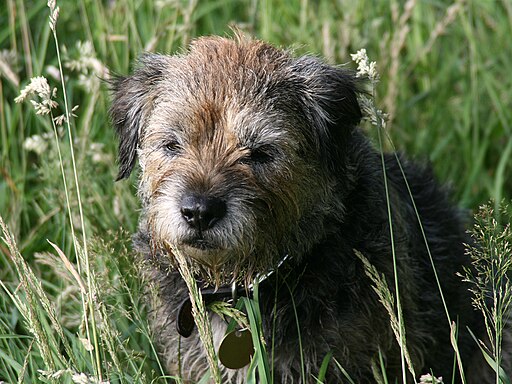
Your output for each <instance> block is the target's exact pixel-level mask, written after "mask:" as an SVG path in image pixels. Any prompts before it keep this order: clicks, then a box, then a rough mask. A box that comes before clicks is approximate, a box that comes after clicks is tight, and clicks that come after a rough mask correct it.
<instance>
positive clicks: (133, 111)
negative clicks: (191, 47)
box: [109, 54, 166, 181]
mask: <svg viewBox="0 0 512 384" xmlns="http://www.w3.org/2000/svg"><path fill="white" fill-rule="evenodd" d="M165 68H166V58H165V56H162V55H155V54H145V55H143V56H142V57H141V58H140V59H139V60H138V62H137V67H136V69H135V71H134V73H133V74H132V75H131V76H126V77H124V76H118V77H115V78H114V79H113V80H112V81H111V82H110V87H111V90H112V105H111V106H110V111H109V112H110V118H111V120H112V124H113V125H114V127H115V130H116V134H117V137H118V139H119V150H118V164H119V173H118V175H117V179H116V181H117V180H121V179H124V178H126V177H128V176H130V173H131V172H132V170H133V167H134V165H135V159H136V158H137V149H138V146H139V140H140V137H141V136H142V133H143V129H144V124H145V122H146V119H147V116H148V115H149V112H150V111H151V108H152V105H153V100H154V98H155V88H156V84H157V83H158V81H159V80H160V79H161V77H162V72H163V71H164V69H165Z"/></svg>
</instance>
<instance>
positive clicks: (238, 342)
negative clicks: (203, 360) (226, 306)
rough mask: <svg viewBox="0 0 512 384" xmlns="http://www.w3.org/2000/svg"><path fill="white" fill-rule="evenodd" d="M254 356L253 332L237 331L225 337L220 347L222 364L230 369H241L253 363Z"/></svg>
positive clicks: (246, 330)
mask: <svg viewBox="0 0 512 384" xmlns="http://www.w3.org/2000/svg"><path fill="white" fill-rule="evenodd" d="M253 354H254V346H253V344H252V335H251V331H249V330H248V329H235V330H234V331H231V332H229V333H228V334H226V336H224V339H222V342H221V343H220V347H219V359H220V362H221V363H222V364H223V365H224V366H225V367H226V368H230V369H240V368H243V367H245V366H246V365H247V364H249V363H250V362H251V357H252V355H253Z"/></svg>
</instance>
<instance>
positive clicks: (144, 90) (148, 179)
mask: <svg viewBox="0 0 512 384" xmlns="http://www.w3.org/2000/svg"><path fill="white" fill-rule="evenodd" d="M360 88H361V84H360V83H359V81H358V79H357V78H356V76H355V74H354V73H352V72H351V71H350V70H347V69H344V68H340V67H335V66H330V65H328V64H325V63H324V62H323V61H321V60H320V59H318V58H316V57H312V56H303V57H294V56H293V54H291V53H290V52H289V51H286V50H282V49H278V48H275V47H273V46H271V45H269V44H267V43H265V42H261V41H258V40H253V39H249V38H245V37H240V36H237V37H236V38H232V39H231V38H221V37H205V38H199V39H197V40H195V41H193V42H192V44H191V46H190V48H189V50H188V51H187V52H185V53H183V54H178V55H174V56H166V55H157V54H145V55H143V56H142V57H141V58H140V60H139V62H138V65H137V66H136V69H135V70H134V72H133V74H132V75H130V76H127V77H118V78H116V79H115V80H114V81H113V84H112V90H113V102H112V106H111V118H112V121H113V125H114V127H115V129H116V132H117V135H118V137H119V159H118V161H119V175H118V179H123V178H126V177H127V176H129V174H130V173H131V172H132V169H133V168H134V166H135V163H136V159H137V158H138V162H139V166H140V175H139V189H138V191H139V192H138V193H139V196H140V199H141V201H142V213H141V216H140V221H139V228H138V232H137V234H136V235H135V236H134V247H135V249H136V250H137V251H138V253H140V254H141V255H142V256H143V257H142V258H143V259H145V260H148V261H149V262H148V263H147V267H146V269H145V273H146V274H147V276H149V277H150V278H151V280H152V281H153V282H154V284H156V286H157V288H158V289H157V291H158V301H157V302H156V303H153V306H152V311H151V312H152V317H153V318H154V319H153V327H154V330H155V333H156V338H157V340H158V342H159V344H160V347H161V356H162V357H163V359H164V360H165V364H166V367H167V369H168V370H169V372H170V373H173V374H178V373H179V374H180V375H181V376H182V378H183V379H184V380H185V381H190V382H195V381H198V380H199V379H200V378H201V377H202V376H203V375H204V374H205V372H206V371H207V370H208V365H207V363H206V361H207V360H206V358H205V353H204V352H203V347H202V346H201V344H200V341H199V337H198V335H197V331H193V330H187V331H186V332H185V333H187V334H186V335H184V336H189V337H182V336H180V333H181V334H182V335H183V332H180V333H178V331H177V329H176V324H175V323H176V322H177V321H178V322H179V321H180V319H179V318H178V319H177V316H179V315H178V311H179V310H180V308H181V307H182V306H183V303H184V302H186V299H187V297H188V291H187V288H186V285H185V283H184V281H183V280H182V278H181V276H180V274H179V273H178V272H177V270H176V268H175V266H176V261H175V257H174V255H173V252H172V251H171V250H170V248H169V246H168V244H173V246H175V247H176V248H177V249H178V250H179V252H180V253H182V254H183V255H184V256H185V257H186V258H187V259H188V260H189V262H190V264H191V265H192V266H193V271H194V273H195V274H196V276H197V281H198V284H203V289H204V290H205V292H206V290H207V288H204V287H205V286H210V287H213V288H212V289H210V292H221V291H222V290H223V289H224V290H225V287H226V286H229V284H232V283H233V282H238V284H240V286H242V287H248V285H247V284H248V283H249V282H250V281H252V279H254V278H256V277H257V276H263V279H260V280H261V281H260V284H259V302H260V306H261V312H262V323H263V332H264V335H265V339H266V343H267V346H268V348H270V347H271V346H273V347H272V348H273V350H272V353H271V355H272V361H271V366H272V368H271V369H272V370H273V377H274V378H275V382H276V383H313V382H315V379H314V375H318V373H319V371H320V367H321V365H322V361H323V359H324V358H325V356H326V355H327V354H328V353H332V357H333V360H334V359H335V360H336V361H337V362H338V363H339V365H338V364H334V363H333V362H331V363H330V364H329V367H328V369H327V373H326V379H325V382H326V383H340V382H345V380H346V376H345V374H346V373H348V375H349V376H350V377H351V378H352V380H353V381H354V382H356V383H371V382H375V378H374V373H375V369H376V368H377V367H378V369H380V363H379V361H382V364H384V365H385V367H386V372H387V376H388V379H389V380H390V382H395V380H398V382H401V380H402V379H401V378H402V367H401V365H402V363H401V353H400V346H399V344H398V342H397V341H396V338H395V335H394V333H393V330H392V328H391V326H390V319H389V315H388V312H387V311H386V309H385V308H384V306H383V304H382V303H381V302H380V301H379V297H378V296H377V294H376V292H375V291H374V289H373V284H372V282H371V281H370V279H369V278H368V277H367V275H366V274H365V268H364V265H363V263H362V261H361V259H360V258H359V257H358V256H357V255H356V253H357V252H356V251H355V250H358V251H359V252H360V253H361V254H362V255H364V256H365V258H367V259H368V260H369V262H370V263H371V265H373V266H374V267H375V268H376V270H377V271H378V272H379V274H382V275H383V276H384V277H385V279H386V281H387V282H388V285H389V287H390V290H391V291H392V293H393V295H395V286H394V284H393V282H394V270H395V269H394V267H393V256H392V252H393V251H394V254H395V255H396V270H397V271H398V272H397V273H398V281H399V293H400V298H401V305H402V311H403V321H404V324H405V332H406V342H407V349H408V351H409V354H410V360H411V362H412V363H413V366H414V367H415V368H416V372H417V373H418V374H420V373H429V372H433V374H434V375H435V376H437V377H439V376H443V377H445V378H446V379H448V380H450V379H451V377H452V375H455V377H458V376H457V375H458V369H457V368H456V367H457V364H456V363H454V362H455V360H454V350H453V348H452V347H451V342H450V326H449V322H448V321H447V316H446V312H445V309H444V306H443V303H442V300H441V297H440V294H439V290H438V286H437V284H436V278H435V276H434V273H433V268H432V265H431V261H430V259H429V256H428V253H427V249H426V246H425V242H424V239H423V236H422V232H421V229H420V225H419V222H418V220H417V219H416V214H415V208H414V205H413V202H412V200H411V198H410V194H409V192H408V189H409V188H410V192H411V194H412V196H413V198H414V203H415V206H416V208H417V211H418V213H419V216H420V217H421V221H422V224H423V229H424V231H425V236H426V240H427V241H428V245H429V247H430V252H431V255H432V257H433V261H434V263H435V266H436V268H437V273H438V276H439V282H440V285H441V287H442V290H443V292H444V298H445V300H446V304H447V308H448V311H449V313H450V316H451V318H452V319H454V320H455V319H457V321H458V348H459V351H460V356H461V360H462V362H463V363H464V364H465V367H464V368H465V372H466V379H467V382H468V383H490V382H493V381H495V379H493V378H494V374H493V373H492V370H490V369H489V367H488V365H487V364H486V362H485V361H484V358H483V357H482V353H481V351H480V350H479V347H478V346H477V344H476V342H475V341H474V340H473V339H472V337H471V336H470V334H469V333H468V331H467V328H469V329H471V330H472V331H473V333H474V334H475V335H477V337H479V338H483V337H484V334H485V331H484V325H483V321H482V320H480V314H479V313H478V312H476V311H474V310H473V308H472V305H471V297H470V294H469V292H468V289H467V287H466V286H464V284H463V283H462V281H461V279H460V277H457V276H456V272H457V271H461V270H462V267H463V266H468V265H469V264H470V262H469V259H468V256H467V255H465V249H464V243H467V242H469V241H470V240H469V239H468V236H467V234H466V232H465V229H464V225H465V224H464V221H465V218H464V216H465V215H464V213H463V212H462V211H461V210H459V209H458V208H456V207H454V206H453V205H452V204H451V202H450V200H449V197H448V194H447V192H446V190H445V189H444V188H442V187H440V186H438V184H437V183H436V182H435V180H434V177H433V175H432V172H431V171H430V170H429V168H428V167H427V166H423V165H419V164H415V163H413V162H411V161H408V160H407V159H406V158H404V157H403V156H395V154H386V155H385V157H384V166H383V162H382V159H381V155H380V152H379V151H378V150H377V149H376V148H375V147H374V146H373V145H372V144H371V142H370V140H369V139H368V138H367V137H366V136H365V135H364V132H363V131H362V130H361V129H360V128H358V124H359V122H360V120H361V118H362V115H361V110H360V107H359V105H358V94H359V92H361V91H360ZM397 159H401V161H400V163H401V165H402V167H403V172H404V174H405V176H406V179H407V182H408V186H407V184H406V183H405V181H404V176H403V175H402V171H401V169H400V165H399V162H398V161H397ZM383 167H385V170H386V178H387V188H388V191H389V200H390V210H389V214H390V215H391V219H389V218H388V206H387V199H386V185H385V181H384V176H383ZM390 223H391V224H392V231H393V239H394V243H393V249H392V241H391V240H392V239H391V235H390V226H391V225H390ZM216 288H218V291H215V289H216ZM245 290H248V288H245ZM203 294H204V293H203ZM221 296H222V295H221ZM225 296H228V297H229V296H230V295H229V294H228V295H225ZM395 297H396V296H395ZM221 299H226V298H225V297H221ZM210 317H211V322H212V329H213V333H214V343H215V345H218V344H219V342H220V339H221V338H222V336H223V334H224V332H225V330H226V324H225V322H224V321H223V320H222V319H220V317H218V316H217V315H213V314H210ZM179 325H180V324H178V328H179ZM178 330H179V329H178ZM189 334H190V335H189ZM299 341H300V343H299ZM299 346H301V349H300V348H299ZM340 366H341V367H343V370H345V371H346V373H344V372H342V369H340V368H339V367H340ZM222 369H223V371H222V374H223V377H224V379H225V381H226V382H232V383H235V382H236V383H242V382H244V381H245V376H244V374H245V371H244V370H243V369H240V370H233V369H228V368H222ZM417 379H418V378H414V380H417ZM409 380H412V378H411V377H409ZM456 381H457V380H456Z"/></svg>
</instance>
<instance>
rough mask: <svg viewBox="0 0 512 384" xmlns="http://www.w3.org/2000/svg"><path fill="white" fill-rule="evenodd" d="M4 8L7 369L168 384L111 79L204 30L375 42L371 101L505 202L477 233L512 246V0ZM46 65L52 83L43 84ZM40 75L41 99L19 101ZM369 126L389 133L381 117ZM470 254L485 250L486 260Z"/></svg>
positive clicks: (451, 178)
mask: <svg viewBox="0 0 512 384" xmlns="http://www.w3.org/2000/svg"><path fill="white" fill-rule="evenodd" d="M3 4H4V5H3V6H1V7H0V175H1V176H0V216H1V218H2V219H3V220H2V221H0V223H1V227H2V233H1V234H0V236H1V237H2V239H3V241H0V291H2V293H1V294H0V382H1V381H5V382H9V383H16V382H19V383H36V382H37V383H38V382H76V383H78V382H80V383H93V382H101V381H107V380H108V381H110V382H112V383H117V382H121V383H131V382H137V383H138V382H148V383H149V382H166V381H169V382H172V380H171V379H169V378H168V377H165V376H164V372H163V369H162V367H161V365H160V362H159V360H158V357H157V355H156V353H155V349H154V346H153V344H152V342H151V337H150V331H149V329H148V327H147V322H146V315H145V313H144V306H143V304H142V303H141V297H140V296H141V295H140V291H141V286H142V284H143V282H140V281H139V279H138V278H137V276H136V272H135V268H134V263H133V260H132V256H131V254H130V251H129V249H130V245H129V241H130V235H129V234H130V233H132V232H133V231H134V230H135V226H136V219H137V216H138V202H137V199H136V197H135V187H134V186H135V182H136V176H132V178H131V179H130V181H128V182H126V181H125V182H119V183H114V181H113V180H114V178H115V174H116V169H115V168H116V167H115V153H116V143H115V138H114V133H113V130H112V129H111V127H110V124H109V122H108V116H107V110H108V99H109V93H108V87H107V86H106V82H104V81H103V80H104V79H108V77H109V75H110V74H112V73H120V74H125V73H127V72H128V71H129V70H130V66H131V65H132V63H133V61H134V60H135V59H136V57H137V56H138V55H139V54H140V53H141V52H143V51H158V52H165V53H173V52H179V51H180V50H182V49H183V48H184V47H185V46H186V45H187V43H188V42H189V41H190V40H191V39H192V38H193V37H194V36H198V35H205V34H221V35H223V34H231V32H230V28H232V27H236V28H238V29H241V30H242V31H246V32H247V33H248V34H251V35H254V36H256V37H259V38H262V39H264V40H268V41H270V42H272V43H274V44H277V45H281V46H286V47H289V46H291V47H293V49H294V50H295V52H296V54H304V53H312V54H318V55H321V56H324V57H326V59H327V60H328V61H329V62H331V63H338V64H343V63H348V62H349V61H350V53H355V52H356V51H358V50H359V49H360V48H366V50H367V52H368V54H369V55H370V57H371V58H372V59H374V60H377V67H378V70H379V73H380V81H379V83H378V84H377V88H376V90H375V96H376V98H377V100H378V104H379V106H380V107H381V108H382V109H383V110H384V111H385V112H387V113H388V119H387V122H386V127H387V132H388V134H389V135H390V136H391V138H392V140H393V143H394V146H396V147H397V148H399V149H400V150H403V151H405V152H407V153H408V154H410V155H414V156H416V157H419V158H424V159H428V160H430V161H431V162H432V165H433V167H434V169H435V171H436V174H437V175H438V176H439V179H440V180H442V181H444V182H449V183H451V184H452V185H453V196H454V200H456V201H459V202H460V203H461V205H462V206H464V207H467V208H469V209H476V208H477V207H478V206H479V205H481V204H482V203H484V202H486V201H488V200H489V199H491V200H493V201H494V202H495V203H493V204H494V205H495V207H494V208H495V209H494V216H496V217H497V218H498V222H497V223H495V222H493V221H492V220H490V219H488V217H489V215H490V213H489V212H491V211H492V210H491V209H490V208H487V209H486V210H484V211H483V212H484V213H482V214H481V217H484V218H485V220H479V221H478V225H480V227H477V229H478V228H488V232H485V231H480V232H476V233H483V234H484V235H482V236H481V237H478V234H477V235H475V236H477V238H478V239H480V240H481V241H484V242H485V241H487V240H486V239H488V238H491V239H494V240H496V239H497V240H498V244H502V245H501V246H500V245H496V243H492V242H490V241H489V244H491V245H489V247H490V248H488V249H491V248H492V249H497V250H501V251H499V252H498V253H497V255H498V256H500V255H501V257H505V256H506V255H508V256H509V257H510V248H509V245H507V244H509V243H510V242H511V241H512V239H511V238H510V232H509V230H508V229H504V230H503V231H502V232H500V231H501V227H500V226H499V219H500V218H501V220H505V221H506V217H509V216H510V209H509V210H508V211H501V210H500V209H497V208H498V205H499V203H500V201H502V200H503V199H505V200H509V199H510V198H511V197H512V177H510V176H509V175H510V173H511V172H512V140H511V138H512V109H511V108H510V106H511V105H512V93H511V92H510V89H512V77H511V76H510V73H512V61H511V60H510V58H511V57H512V45H511V44H508V41H509V39H510V35H511V34H512V3H510V1H509V0H501V1H500V0H485V1H478V0H454V1H442V0H438V1H434V0H433V1H415V0H408V1H406V2H399V1H396V0H393V1H389V2H385V1H372V0H361V1H337V2H335V1H330V0H319V1H308V0H286V1H285V0H276V1H273V2H271V1H269V0H260V1H258V0H230V1H220V0H211V1H210V0H208V1H207V0H201V1H200V0H188V1H185V0H158V1H153V0H118V1H99V0H78V1H71V0H61V1H59V2H58V4H52V2H51V1H50V2H49V6H47V4H46V2H44V1H41V0H5V1H4V3H3ZM57 6H58V7H59V9H60V12H59V11H58V9H57ZM50 15H51V16H52V18H51V19H49V16H50ZM348 65H351V66H353V68H354V69H355V65H354V64H348ZM36 76H44V77H45V78H46V79H48V83H47V84H45V82H44V81H43V80H41V79H39V80H37V81H33V82H31V79H32V78H34V77H36ZM27 85H31V86H32V88H30V87H29V88H28V89H29V90H30V89H32V90H33V91H34V92H35V93H36V96H32V95H28V94H27V95H25V96H26V97H25V102H21V101H22V100H21V99H19V101H20V103H15V101H14V100H15V98H16V97H18V96H19V95H20V90H21V89H23V88H25V87H26V86H27ZM25 89H27V88H25ZM54 89H57V90H56V92H55V91H54ZM64 91H65V92H64ZM37 95H39V96H37ZM41 96H42V97H41ZM29 99H32V100H33V101H34V102H35V103H36V104H35V105H34V103H32V104H33V105H31V103H30V102H29ZM34 107H35V108H34ZM367 129H368V131H369V134H370V135H375V139H376V142H377V132H376V130H374V129H373V128H372V126H371V125H368V127H367ZM70 144H72V145H70ZM4 223H5V224H4ZM495 225H496V226H495ZM507 231H508V232H507ZM485 233H488V234H489V237H485ZM486 246H487V243H486ZM486 249H487V248H486ZM471 251H472V255H473V256H475V259H476V260H477V262H478V260H479V259H481V260H484V262H485V260H489V259H488V258H487V257H486V256H485V255H486V254H485V252H484V253H482V254H480V253H479V252H481V251H480V250H471ZM507 252H508V253H507ZM491 264H492V262H491ZM482 265H483V266H482V269H481V271H482V273H484V274H485V271H488V270H489V269H486V267H485V264H482ZM500 266H502V268H505V273H502V274H501V275H500V279H499V280H497V281H496V280H493V279H495V278H494V277H492V279H490V280H491V281H490V284H491V286H492V284H496V287H500V284H501V283H502V282H505V283H507V284H508V279H506V276H507V270H508V269H509V268H510V263H508V264H507V263H503V264H500ZM491 270H492V268H491ZM500 271H502V272H503V270H500ZM461 272H463V271H461ZM464 276H465V278H466V279H467V280H469V281H474V279H473V278H475V276H469V275H464ZM504 279H505V280H504ZM475 280H478V279H475ZM478 281H481V280H478ZM388 283H392V282H388ZM507 286H508V285H507ZM468 288H471V289H474V290H475V297H476V298H475V305H476V306H477V307H478V308H479V309H480V310H481V311H482V312H483V314H484V315H485V316H487V317H486V320H487V322H488V327H489V328H490V330H491V331H493V330H494V331H495V330H497V329H500V328H501V327H502V325H503V322H504V318H503V314H504V311H503V309H504V308H505V309H506V308H508V305H509V303H510V295H509V296H507V295H506V294H505V295H502V294H501V293H499V294H496V293H494V294H495V295H496V297H498V299H499V308H500V311H501V312H500V313H498V314H497V315H499V316H500V317H496V316H495V317H494V318H493V317H492V316H493V313H491V312H492V311H491V312H489V310H488V309H486V307H485V306H484V304H483V303H482V302H479V301H478V297H479V296H478V292H482V289H484V288H482V287H479V286H478V284H476V283H475V284H472V285H471V284H469V285H468ZM485 289H489V288H488V286H486V288H485ZM497 291H498V292H501V291H499V290H497ZM250 305H251V304H250V303H247V305H246V307H247V308H250ZM251 308H252V307H251ZM256 313H257V311H256ZM93 314H94V315H93ZM257 317H258V316H254V318H257ZM490 338H491V340H493V341H494V344H493V346H492V348H491V349H492V350H490V351H487V352H488V353H489V354H490V355H491V356H495V358H496V357H499V355H500V353H501V352H500V346H499V342H500V340H501V338H500V337H499V336H491V337H490ZM447 347H450V346H447ZM487 352H486V353H487ZM258 358H260V359H263V357H262V356H258ZM329 358H330V357H326V362H328V360H329ZM491 360H492V358H491ZM265 364H266V363H265V362H261V366H264V365H265ZM262 371H263V370H262ZM417 373H418V374H419V372H417ZM421 373H423V372H421ZM508 374H509V375H510V373H508ZM321 377H322V373H321V372H320V373H319V378H320V379H321ZM505 379H506V378H505ZM505 379H503V380H504V382H506V381H505ZM425 380H428V378H427V379H425ZM426 382H427V381H426Z"/></svg>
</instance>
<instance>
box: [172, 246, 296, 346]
mask: <svg viewBox="0 0 512 384" xmlns="http://www.w3.org/2000/svg"><path fill="white" fill-rule="evenodd" d="M286 260H288V255H286V256H285V257H283V258H282V259H281V260H280V261H279V263H278V264H277V267H276V268H275V269H272V270H270V271H269V272H267V273H266V274H264V275H259V276H258V277H257V278H256V280H255V281H256V284H258V285H260V284H264V283H265V282H266V281H267V280H268V279H269V277H270V276H272V275H273V274H274V273H275V272H276V271H277V270H278V269H280V268H281V267H282V265H283V264H284V263H285V261H286ZM196 283H197V285H198V287H202V286H204V285H205V284H204V282H203V281H201V280H196ZM199 292H200V293H201V297H202V299H203V301H204V303H205V305H209V304H211V303H213V302H214V301H226V302H230V301H231V302H232V303H233V305H235V304H236V301H237V299H238V298H239V297H249V298H252V295H253V292H254V283H253V284H249V286H247V287H243V286H240V285H238V284H236V283H233V284H232V285H223V286H221V287H219V288H217V289H215V288H214V287H206V288H200V289H199ZM194 326H195V322H194V317H193V315H192V302H191V301H190V297H189V296H187V298H186V299H185V300H183V301H182V302H181V304H180V305H179V307H178V312H177V314H176V330H177V331H178V333H179V334H180V335H181V336H183V337H189V336H190V335H192V332H193V331H194Z"/></svg>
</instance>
